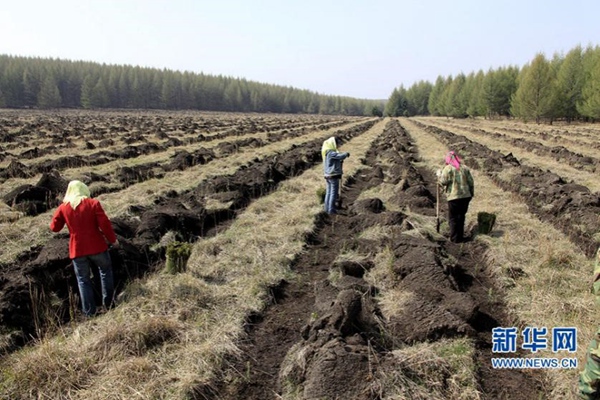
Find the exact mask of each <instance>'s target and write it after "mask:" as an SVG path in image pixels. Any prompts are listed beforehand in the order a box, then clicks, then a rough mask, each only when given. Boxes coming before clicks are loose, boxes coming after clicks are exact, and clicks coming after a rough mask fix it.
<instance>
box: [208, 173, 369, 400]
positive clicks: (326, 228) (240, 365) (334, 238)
mask: <svg viewBox="0 0 600 400" xmlns="http://www.w3.org/2000/svg"><path fill="white" fill-rule="evenodd" d="M370 186H371V184H370V183H369V182H368V181H366V180H364V179H361V180H357V181H356V182H355V183H352V184H349V185H345V186H344V188H343V193H342V196H343V203H344V204H345V205H351V204H352V203H353V202H354V201H355V200H356V198H357V197H358V196H359V195H360V193H361V192H362V191H363V190H366V189H368V188H369V187H370ZM344 207H346V206H344ZM344 214H346V215H344ZM349 223H350V220H349V219H348V218H347V210H342V211H341V214H340V215H333V216H327V215H323V216H321V219H320V221H318V225H317V230H316V232H315V236H314V237H313V238H312V240H311V242H310V243H309V244H308V245H307V247H306V251H305V252H304V253H303V254H302V255H301V256H300V257H299V259H298V260H297V262H295V266H294V270H295V272H296V273H297V274H299V275H300V276H301V277H300V278H299V279H298V280H297V281H294V282H286V283H283V284H282V285H281V286H280V287H279V288H278V291H277V293H273V304H272V305H271V306H270V307H269V308H268V309H267V310H266V312H265V313H264V314H263V315H260V316H255V317H254V318H253V319H252V321H250V322H249V325H248V333H249V337H248V339H247V341H246V342H244V343H242V344H241V349H242V351H243V352H244V354H245V357H244V359H243V360H242V361H238V362H236V363H235V364H234V367H233V368H234V369H237V371H236V372H237V373H239V378H240V379H238V380H236V381H232V382H225V385H224V386H223V387H222V388H221V392H220V393H219V395H218V396H217V398H219V399H231V400H233V399H249V400H250V399H255V400H259V399H260V400H267V399H274V398H276V394H277V393H278V392H279V389H278V388H277V386H278V383H277V382H278V374H279V370H280V367H281V364H282V362H283V359H284V357H285V356H286V354H287V352H288V350H289V349H290V348H291V347H292V346H293V345H294V344H295V343H298V342H300V341H301V340H302V329H303V327H304V326H306V324H307V323H308V321H309V319H310V318H311V313H313V312H314V311H315V300H316V296H315V285H316V284H317V283H318V282H324V281H326V280H327V277H328V275H329V273H330V266H331V265H332V264H333V262H334V260H335V258H336V257H337V256H338V254H339V252H340V251H341V249H342V247H343V246H344V244H345V243H346V241H347V239H348V238H351V237H353V236H354V232H353V231H352V229H351V228H350V227H349Z"/></svg>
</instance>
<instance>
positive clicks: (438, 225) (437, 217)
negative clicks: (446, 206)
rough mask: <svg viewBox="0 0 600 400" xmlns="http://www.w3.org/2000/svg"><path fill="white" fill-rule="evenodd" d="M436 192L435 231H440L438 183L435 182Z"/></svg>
mask: <svg viewBox="0 0 600 400" xmlns="http://www.w3.org/2000/svg"><path fill="white" fill-rule="evenodd" d="M435 188H436V193H435V218H436V222H435V231H436V232H437V233H440V184H439V183H437V182H436V183H435Z"/></svg>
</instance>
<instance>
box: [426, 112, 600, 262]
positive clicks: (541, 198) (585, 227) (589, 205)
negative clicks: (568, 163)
mask: <svg viewBox="0 0 600 400" xmlns="http://www.w3.org/2000/svg"><path fill="white" fill-rule="evenodd" d="M415 123H417V124H419V125H420V126H421V127H423V128H424V129H425V130H426V131H428V132H430V133H433V134H435V135H437V136H438V137H439V138H440V140H441V141H442V142H444V143H446V144H447V145H448V147H449V148H452V149H454V150H456V151H458V152H459V154H461V153H462V154H464V155H465V158H466V160H467V161H466V163H467V165H469V166H470V167H472V168H473V169H477V170H481V171H482V172H484V173H485V174H486V175H488V176H489V177H491V178H492V179H493V180H494V181H495V182H496V183H497V184H498V186H500V187H501V188H503V189H504V190H506V191H510V192H513V193H515V194H518V195H519V196H521V198H523V200H524V201H525V202H526V204H527V205H528V207H529V209H530V211H531V212H532V213H533V214H534V215H536V216H538V217H539V218H540V219H541V220H542V221H548V222H550V223H551V224H552V225H554V226H555V227H556V228H557V229H559V230H561V231H562V232H564V233H565V234H566V235H567V236H569V237H570V238H571V240H572V241H573V243H575V244H576V245H577V246H579V247H580V248H581V249H582V250H583V251H584V253H585V254H586V255H587V256H588V257H591V256H592V255H593V253H594V252H595V251H596V249H597V248H598V244H599V242H600V240H599V239H598V237H597V232H599V231H600V220H598V218H597V216H598V214H599V213H600V193H598V192H595V193H592V192H591V191H590V189H589V188H587V187H586V186H583V185H580V184H577V183H573V182H567V181H565V179H563V178H561V177H560V176H559V175H557V174H555V173H552V172H550V171H548V170H542V169H540V168H537V167H533V166H527V165H522V164H521V163H520V162H519V160H518V159H517V158H515V157H514V156H513V155H512V154H507V155H504V154H502V153H500V152H498V151H495V150H490V149H489V148H488V147H487V146H484V145H482V144H480V143H477V142H473V141H471V140H470V139H468V138H466V137H465V136H462V135H457V134H454V133H452V132H449V131H445V130H443V129H440V128H437V127H433V126H426V125H424V124H422V123H420V122H416V121H415Z"/></svg>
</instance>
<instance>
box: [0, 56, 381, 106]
mask: <svg viewBox="0 0 600 400" xmlns="http://www.w3.org/2000/svg"><path fill="white" fill-rule="evenodd" d="M384 105H385V100H368V99H355V98H351V97H343V96H331V95H323V94H319V93H315V92H312V91H308V90H301V89H296V88H292V87H285V86H280V85H272V84H265V83H258V82H252V81H248V80H246V79H243V78H232V77H226V76H220V75H219V76H214V75H206V74H203V73H194V72H187V71H186V72H179V71H172V70H168V69H162V70H161V69H156V68H147V67H139V66H125V65H107V64H99V63H94V62H84V61H68V60H60V59H52V58H33V57H19V56H10V55H0V107H7V108H40V109H57V108H84V109H109V108H110V109H166V110H204V111H233V112H260V113H306V114H342V115H369V116H370V115H381V114H382V112H383V107H384Z"/></svg>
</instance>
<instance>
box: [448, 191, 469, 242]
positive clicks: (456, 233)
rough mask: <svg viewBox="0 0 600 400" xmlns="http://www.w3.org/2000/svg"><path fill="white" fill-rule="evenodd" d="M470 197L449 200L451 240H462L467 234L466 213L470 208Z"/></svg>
mask: <svg viewBox="0 0 600 400" xmlns="http://www.w3.org/2000/svg"><path fill="white" fill-rule="evenodd" d="M470 201H471V198H470V197H467V198H464V199H456V200H450V201H449V202H448V225H450V241H452V242H454V243H459V242H462V241H463V239H464V236H465V215H466V214H467V210H468V209H469V202H470Z"/></svg>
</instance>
